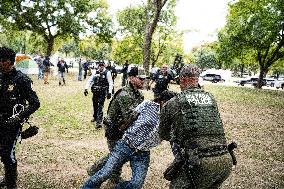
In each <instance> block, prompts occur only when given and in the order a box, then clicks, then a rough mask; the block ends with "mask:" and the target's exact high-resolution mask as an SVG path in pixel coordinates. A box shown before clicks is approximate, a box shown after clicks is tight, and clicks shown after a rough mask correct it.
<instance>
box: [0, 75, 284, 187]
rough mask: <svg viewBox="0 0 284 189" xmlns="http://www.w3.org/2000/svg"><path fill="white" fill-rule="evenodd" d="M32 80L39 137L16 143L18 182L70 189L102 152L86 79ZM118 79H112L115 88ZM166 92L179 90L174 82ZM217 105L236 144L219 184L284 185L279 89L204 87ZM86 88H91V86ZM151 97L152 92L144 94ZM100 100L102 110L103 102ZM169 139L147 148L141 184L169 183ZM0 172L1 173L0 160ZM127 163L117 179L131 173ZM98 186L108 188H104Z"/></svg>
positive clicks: (283, 94) (283, 108)
mask: <svg viewBox="0 0 284 189" xmlns="http://www.w3.org/2000/svg"><path fill="white" fill-rule="evenodd" d="M32 78H33V80H34V89H35V90H36V91H37V94H38V96H39V98H40V101H41V108H40V109H39V110H38V111H37V112H36V113H35V114H34V115H33V116H32V118H31V121H32V122H33V123H35V124H36V125H38V126H39V127H40V132H39V134H38V135H37V136H35V137H33V138H31V139H27V140H24V141H22V143H21V144H18V146H17V159H18V168H19V182H18V183H19V186H20V188H22V189H49V188H50V189H65V188H66V189H67V188H68V189H72V188H79V187H80V186H81V185H82V183H83V181H84V180H86V178H87V177H88V176H87V173H86V168H87V167H88V166H89V165H90V164H91V163H92V162H94V161H95V160H96V159H98V158H101V157H103V156H104V155H105V154H107V153H108V150H107V144H106V140H105V138H104V130H103V129H100V130H96V129H95V128H94V125H93V124H92V123H91V122H90V120H91V118H92V101H91V96H92V94H91V92H89V95H88V96H87V97H85V96H84V95H83V89H84V85H85V81H83V82H80V81H76V75H74V74H72V73H71V74H69V75H68V78H67V85H66V86H62V87H59V86H58V81H57V79H56V77H52V78H51V80H50V84H49V85H44V84H43V81H42V80H40V81H39V80H37V79H36V77H32ZM120 83H121V80H120V78H118V79H117V80H116V86H115V87H116V89H118V87H119V85H120ZM170 89H172V90H175V91H179V89H178V86H177V85H171V86H170ZM205 90H207V91H210V92H212V93H213V94H214V95H215V97H216V99H217V101H218V105H219V110H220V112H221V116H222V120H223V123H224V126H225V130H226V136H227V139H228V141H236V142H237V143H238V145H239V146H238V149H237V151H236V155H237V160H238V165H237V166H236V167H234V169H233V172H232V174H231V176H230V177H229V178H228V179H227V180H226V182H225V183H224V184H223V186H222V188H223V189H226V188H229V189H233V188H234V189H237V188H238V189H239V188H244V189H246V188H250V189H254V188H255V189H267V188H271V189H272V188H273V189H275V188H279V189H280V188H284V149H283V143H284V141H283V138H284V137H283V136H284V135H283V134H284V91H283V90H282V91H281V90H276V91H269V90H256V89H252V88H241V87H240V88H238V87H224V86H216V85H213V84H212V85H206V86H205ZM89 91H90V90H89ZM144 94H145V97H146V98H148V99H150V98H152V97H153V94H151V93H150V91H144ZM108 103H109V100H106V103H105V108H104V112H106V108H107V106H108ZM172 159H173V157H172V155H171V152H170V149H169V144H168V143H167V142H163V143H162V145H160V146H158V147H157V148H155V149H154V150H152V152H151V165H150V168H149V171H148V174H147V178H146V181H145V185H144V188H145V189H163V188H167V187H168V185H169V183H168V182H167V181H166V180H165V179H163V174H162V173H163V171H164V170H165V169H166V167H167V165H168V164H169V163H170V162H171V161H172ZM0 166H1V171H0V173H1V175H2V174H3V169H2V164H1V165H0ZM130 176H131V173H130V169H129V164H126V165H125V166H124V168H123V177H124V178H125V179H127V178H130ZM103 188H108V187H107V186H104V187H103Z"/></svg>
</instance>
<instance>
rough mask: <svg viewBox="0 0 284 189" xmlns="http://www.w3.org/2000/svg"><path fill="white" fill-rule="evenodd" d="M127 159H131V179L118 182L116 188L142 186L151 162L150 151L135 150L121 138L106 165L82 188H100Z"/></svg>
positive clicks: (123, 188) (132, 188)
mask: <svg viewBox="0 0 284 189" xmlns="http://www.w3.org/2000/svg"><path fill="white" fill-rule="evenodd" d="M126 160H129V161H130V167H131V170H132V177H131V180H130V181H124V182H120V183H118V184H117V185H116V186H115V189H140V188H142V186H143V184H144V180H145V178H146V175H147V171H148V167H149V163H150V152H149V151H146V152H145V151H139V152H135V149H133V148H130V147H129V145H128V144H127V143H126V142H125V141H123V140H119V141H118V142H117V143H116V146H115V148H114V150H113V151H112V152H111V154H110V156H109V158H108V160H107V162H106V164H105V166H104V167H103V168H102V169H101V170H99V171H98V172H97V173H96V174H95V175H93V176H92V177H90V178H89V179H88V180H87V181H86V182H85V183H84V185H83V186H82V187H81V189H97V188H100V185H101V184H102V183H103V182H104V181H105V180H107V179H108V178H109V177H110V176H111V175H112V173H113V171H114V170H116V169H119V168H120V167H122V166H123V163H124V162H126Z"/></svg>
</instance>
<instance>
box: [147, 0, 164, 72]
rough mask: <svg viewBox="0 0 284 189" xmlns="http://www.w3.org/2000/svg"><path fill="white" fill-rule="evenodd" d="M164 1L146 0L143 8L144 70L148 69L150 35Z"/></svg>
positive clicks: (155, 25) (154, 27)
mask: <svg viewBox="0 0 284 189" xmlns="http://www.w3.org/2000/svg"><path fill="white" fill-rule="evenodd" d="M166 2H167V0H147V6H146V7H147V8H145V16H146V25H145V36H144V48H143V55H144V58H143V67H144V68H145V70H146V71H148V70H149V62H150V55H151V43H152V36H153V33H154V31H155V29H156V27H157V23H158V21H159V19H160V15H161V11H162V8H163V7H164V5H165V4H166Z"/></svg>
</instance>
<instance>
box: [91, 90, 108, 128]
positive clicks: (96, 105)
mask: <svg viewBox="0 0 284 189" xmlns="http://www.w3.org/2000/svg"><path fill="white" fill-rule="evenodd" d="M92 92H93V99H92V100H93V109H94V114H93V117H94V120H95V121H96V124H101V123H102V120H103V108H104V103H105V98H106V94H107V90H106V89H103V90H97V91H92Z"/></svg>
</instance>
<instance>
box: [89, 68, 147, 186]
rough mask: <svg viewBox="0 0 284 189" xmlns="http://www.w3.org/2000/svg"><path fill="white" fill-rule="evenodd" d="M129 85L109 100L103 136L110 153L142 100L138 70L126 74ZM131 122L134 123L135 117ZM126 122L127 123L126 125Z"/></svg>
mask: <svg viewBox="0 0 284 189" xmlns="http://www.w3.org/2000/svg"><path fill="white" fill-rule="evenodd" d="M128 82H129V85H127V86H125V87H123V88H122V89H119V90H118V91H117V92H116V93H115V95H114V97H113V99H112V100H111V102H110V104H109V107H108V111H107V117H106V118H105V121H104V124H105V136H106V138H107V143H108V148H109V151H110V152H111V151H112V149H113V148H114V147H115V143H116V142H117V141H118V140H119V139H121V138H122V135H123V132H124V130H125V129H127V128H125V126H126V125H127V124H128V125H129V124H131V123H130V122H131V117H130V115H135V113H134V109H135V108H136V106H137V105H138V104H140V103H141V102H142V101H143V100H144V96H143V94H142V93H141V92H140V91H139V89H142V88H143V83H144V80H143V79H142V78H140V77H139V76H138V68H137V67H134V68H132V69H131V70H130V71H129V73H128ZM132 121H135V117H134V118H133V120H132ZM127 122H128V123H127ZM107 159H108V156H106V157H104V158H102V159H100V160H98V161H96V162H95V164H94V165H92V166H91V167H90V168H89V170H88V174H89V175H90V176H92V175H94V174H95V173H96V172H97V171H98V170H100V169H101V168H102V167H103V166H104V164H105V163H106V161H107ZM120 173H121V170H117V172H116V173H115V174H113V177H112V178H111V181H112V182H114V183H116V182H118V181H119V179H120Z"/></svg>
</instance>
